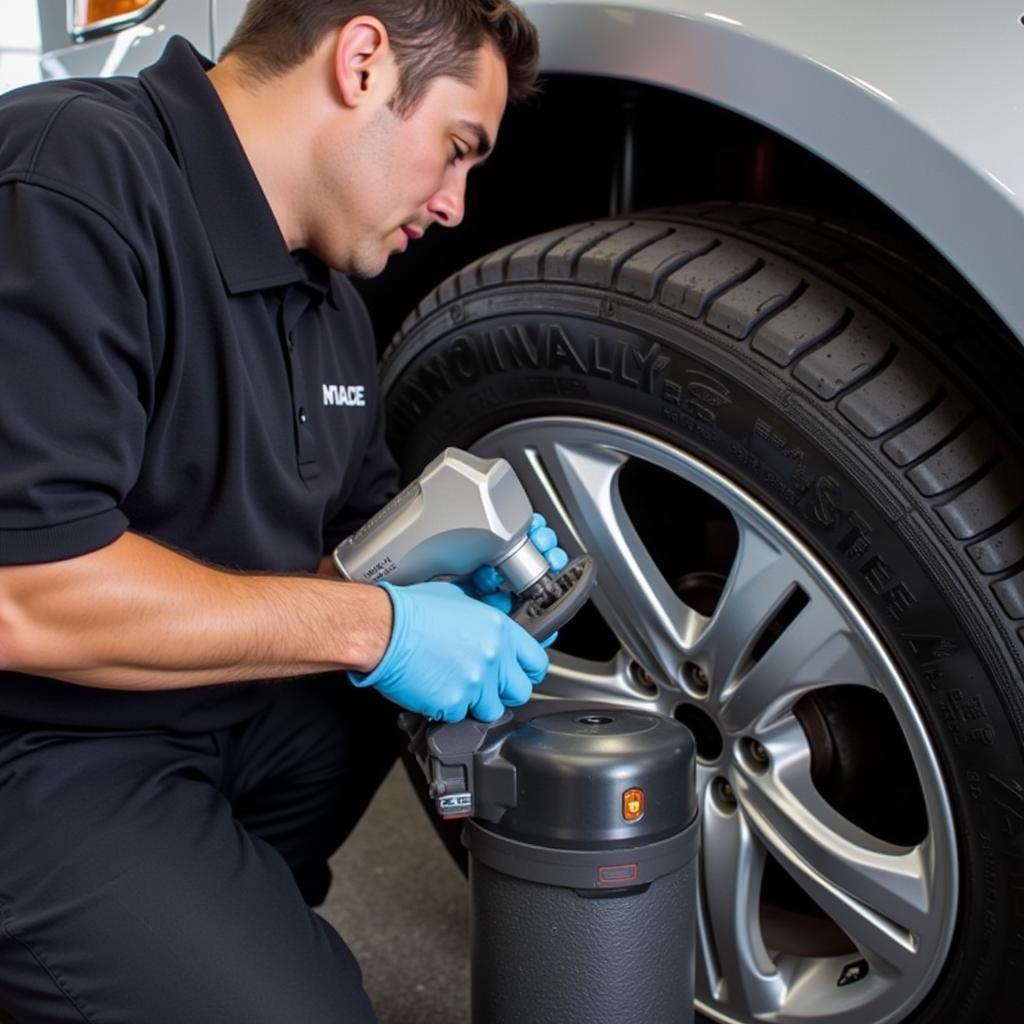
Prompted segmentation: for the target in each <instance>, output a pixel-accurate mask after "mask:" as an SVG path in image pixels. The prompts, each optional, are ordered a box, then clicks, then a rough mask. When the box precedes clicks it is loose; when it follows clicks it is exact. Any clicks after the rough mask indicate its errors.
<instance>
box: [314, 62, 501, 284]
mask: <svg viewBox="0 0 1024 1024" xmlns="http://www.w3.org/2000/svg"><path fill="white" fill-rule="evenodd" d="M396 81H397V77H396ZM507 95H508V82H507V75H506V71H505V64H504V61H503V60H502V58H501V57H500V56H499V55H498V53H497V51H496V50H494V49H493V47H491V46H489V45H488V46H485V47H483V48H482V49H481V50H480V51H479V55H478V62H477V76H476V81H475V82H473V83H467V82H460V81H457V80H456V79H454V78H436V79H434V80H433V81H432V82H431V83H430V85H429V86H428V88H427V91H426V93H425V94H424V96H423V97H422V99H421V100H420V102H419V104H418V105H417V106H416V108H415V109H414V110H413V112H412V113H411V114H409V115H408V116H407V117H400V116H398V115H397V114H396V113H394V111H392V110H391V109H390V107H388V106H387V105H384V104H379V105H377V106H376V107H375V108H374V109H373V110H372V111H370V112H369V113H368V114H367V117H366V121H365V123H364V125H363V126H362V128H361V130H360V132H359V134H358V137H357V141H355V142H353V141H347V142H344V143H342V142H341V141H340V140H339V139H337V138H334V137H331V136H327V137H324V138H323V139H321V143H320V145H319V146H318V147H317V149H316V155H315V169H314V172H313V182H312V185H313V187H312V190H311V192H312V194H311V195H309V196H308V197H307V199H308V200H309V202H308V203H307V204H306V209H307V211H310V212H309V214H308V217H307V232H306V234H307V238H308V240H309V241H308V247H309V249H310V250H311V251H312V252H313V253H314V254H315V255H317V256H318V257H319V258H320V259H322V260H323V261H324V262H325V263H327V264H328V265H329V266H332V267H334V268H336V269H337V270H341V271H343V272H344V273H347V274H352V275H355V276H357V277H373V276H374V275H376V274H379V273H380V272H381V271H382V270H383V269H384V266H385V264H386V263H387V261H388V257H389V256H391V254H392V253H395V252H404V251H405V249H406V248H407V246H408V245H409V244H411V243H412V242H414V241H415V240H416V239H417V238H419V237H420V236H421V235H422V234H423V232H424V231H426V230H427V228H428V227H430V225H431V224H434V223H437V224H441V225H442V226H444V227H455V225H457V224H458V223H459V222H460V221H461V220H462V216H463V212H464V203H465V195H466V175H467V174H468V172H469V170H470V168H472V167H473V166H474V165H476V164H477V163H479V162H480V160H481V159H482V158H483V156H484V155H485V154H486V152H487V150H488V148H489V147H491V146H493V145H494V140H495V139H496V137H497V133H498V125H499V123H500V122H501V116H502V114H503V113H504V110H505V101H506V98H507Z"/></svg>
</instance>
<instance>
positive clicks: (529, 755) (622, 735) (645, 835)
mask: <svg viewBox="0 0 1024 1024" xmlns="http://www.w3.org/2000/svg"><path fill="white" fill-rule="evenodd" d="M500 758H501V760H502V761H504V762H506V763H507V764H511V765H512V766H513V767H514V768H515V780H516V782H515V786H516V799H515V806H512V807H509V808H508V810H507V811H506V812H505V813H504V815H503V816H502V818H501V820H500V822H498V823H496V824H495V825H491V826H489V827H490V828H492V829H493V830H494V831H495V832H497V833H499V834H503V835H507V836H510V837H512V838H516V839H519V840H522V841H524V842H528V843H536V844H540V845H543V846H553V847H564V848H567V849H595V848H598V847H604V848H609V847H612V848H613V847H616V846H622V847H628V846H637V845H641V844H644V843H651V842H657V841H659V840H661V839H664V838H667V837H668V836H671V835H674V834H676V833H678V832H681V831H682V830H683V829H685V828H686V827H687V826H688V825H690V824H691V822H692V821H693V820H694V818H695V816H696V814H697V796H696V785H695V772H696V761H695V750H694V742H693V737H692V735H691V734H690V732H689V730H688V729H686V727H685V726H683V725H681V724H680V723H679V722H676V721H675V720H674V719H669V718H664V717H662V716H659V715H650V714H644V713H642V712H638V711H631V710H624V709H614V708H600V709H582V710H563V711H557V712H552V713H548V714H545V713H543V711H542V710H538V712H537V713H535V714H533V715H532V716H530V717H528V718H524V719H521V720H520V721H519V722H518V723H517V725H516V726H515V727H514V728H512V729H511V730H510V731H509V732H507V733H506V734H505V736H504V738H503V739H502V741H501V743H500ZM484 770H486V769H484Z"/></svg>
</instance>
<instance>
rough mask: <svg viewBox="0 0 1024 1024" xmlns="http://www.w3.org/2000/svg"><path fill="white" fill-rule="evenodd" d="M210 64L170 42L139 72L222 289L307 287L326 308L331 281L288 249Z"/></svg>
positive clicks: (332, 293) (311, 260) (312, 261)
mask: <svg viewBox="0 0 1024 1024" xmlns="http://www.w3.org/2000/svg"><path fill="white" fill-rule="evenodd" d="M211 67H213V65H212V64H211V63H210V61H208V60H206V59H205V58H204V57H202V56H201V55H200V54H199V53H197V52H196V51H195V50H194V49H193V48H192V46H191V45H190V44H189V43H188V42H187V41H186V40H184V39H182V38H180V37H177V36H176V37H174V38H172V39H171V40H170V42H169V43H168V44H167V47H166V48H165V49H164V52H163V56H162V57H161V58H160V60H159V61H157V63H156V64H153V65H152V66H150V67H148V68H145V69H144V70H143V71H141V72H140V73H139V78H140V79H141V81H142V84H143V86H144V87H145V88H146V90H147V91H148V93H149V95H150V96H151V98H152V100H153V103H154V104H155V106H156V108H157V111H158V112H159V115H160V117H161V119H162V120H163V122H164V124H165V126H166V128H167V133H168V136H169V138H170V140H171V144H172V147H173V150H174V155H175V159H176V160H177V162H178V164H179V165H180V166H181V168H182V170H183V171H184V172H185V176H186V177H187V179H188V182H189V187H190V188H191V190H192V195H193V197H194V199H195V202H196V206H197V208H198V210H199V214H200V216H201V217H202V219H203V225H204V227H205V228H206V233H207V235H208V236H209V239H210V244H211V245H212V247H213V251H214V255H215V257H216V259H217V265H218V266H219V267H220V272H221V275H222V277H223V278H224V283H225V285H226V286H227V289H228V291H229V292H231V293H233V294H234V293H238V292H247V291H256V290H259V289H263V288H272V287H276V286H280V285H288V284H306V285H308V286H309V287H310V288H312V289H313V290H314V291H315V292H317V293H319V294H320V295H326V296H328V297H329V298H330V299H331V302H332V304H335V305H336V304H337V301H338V296H337V292H336V287H337V286H336V284H335V281H334V275H333V274H332V273H330V272H329V271H328V269H327V267H326V266H324V264H323V263H321V262H320V261H319V260H318V259H316V258H315V257H313V256H311V255H309V254H308V253H305V252H303V253H297V254H292V253H290V252H289V251H288V247H287V245H286V244H285V241H284V238H283V236H282V235H281V230H280V228H279V227H278V226H277V221H276V220H274V215H273V212H272V211H271V209H270V204H269V203H268V202H267V198H266V196H265V195H264V194H263V189H262V188H261V187H260V183H259V181H258V180H257V178H256V175H255V173H254V172H253V169H252V165H251V164H250V163H249V159H248V157H247V156H246V155H245V150H244V149H242V144H241V142H240V141H239V139H238V136H237V135H236V134H235V130H234V127H233V126H232V124H231V121H230V120H229V119H228V116H227V113H226V111H225V110H224V106H223V104H222V103H221V102H220V98H219V97H218V95H217V93H216V91H215V90H214V88H213V85H212V84H211V82H210V80H209V78H207V76H206V71H207V70H208V69H209V68H211Z"/></svg>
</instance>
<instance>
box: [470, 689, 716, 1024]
mask: <svg viewBox="0 0 1024 1024" xmlns="http://www.w3.org/2000/svg"><path fill="white" fill-rule="evenodd" d="M489 756H491V757H493V758H498V759H500V760H501V761H502V762H504V764H505V765H506V766H511V768H513V769H514V771H515V780H516V782H515V785H516V800H515V805H514V806H512V807H510V808H509V809H508V810H507V811H506V812H505V814H504V815H503V816H502V818H501V820H500V821H499V822H498V823H496V824H495V823H491V822H482V821H480V820H478V819H474V820H470V821H469V822H468V823H467V825H466V831H465V838H464V842H465V843H466V845H467V847H468V848H469V852H470V859H469V863H470V885H471V898H472V1006H473V1022H474V1024H691V1022H692V1021H693V971H694V941H695V934H694V928H695V910H696V895H697V892H696V885H697V878H696V854H697V846H698V841H699V835H698V832H699V825H698V817H697V799H696V789H695V759H694V745H693V739H692V736H691V735H690V733H689V731H688V730H687V729H686V728H685V727H683V726H682V725H680V724H679V723H678V722H675V721H673V720H670V719H666V718H663V717H659V716H656V715H648V714H642V713H639V712H635V711H626V710H617V709H614V710H612V709H603V708H602V709H586V710H577V711H560V712H555V713H549V714H545V713H543V711H538V712H537V713H535V714H533V715H532V717H529V718H527V719H524V720H521V721H520V722H519V724H518V725H517V727H516V728H514V729H513V730H511V731H510V732H509V733H508V734H507V735H506V736H505V738H504V739H503V741H502V742H501V745H500V749H499V750H497V751H493V752H492V753H491V754H490V755H489ZM492 763H493V762H492ZM505 770H506V772H507V771H508V768H507V767H506V769H505Z"/></svg>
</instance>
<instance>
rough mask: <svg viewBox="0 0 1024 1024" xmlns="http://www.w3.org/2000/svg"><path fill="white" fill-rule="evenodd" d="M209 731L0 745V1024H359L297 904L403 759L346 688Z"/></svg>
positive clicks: (302, 694) (354, 969)
mask: <svg viewBox="0 0 1024 1024" xmlns="http://www.w3.org/2000/svg"><path fill="white" fill-rule="evenodd" d="M274 694H275V699H274V700H273V702H271V703H270V705H269V706H268V709H267V711H266V712H264V713H263V714H262V715H260V716H258V717H257V718H256V719H253V720H252V721H249V722H247V723H245V724H244V725H241V726H237V727H235V728H233V729H230V730H224V731H223V732H218V733H214V734H210V735H204V736H174V735H168V734H163V733H87V734H83V733H69V732H67V731H64V732H56V731H50V732H43V731H38V732H32V733H26V734H19V735H15V736H11V735H7V736H0V1021H2V1022H5V1024H6V1022H15V1024H64V1022H71V1021H74V1022H76V1024H81V1022H82V1021H88V1022H90V1024H327V1022H331V1024H342V1022H344V1024H372V1022H374V1021H375V1020H376V1018H375V1017H374V1014H373V1011H372V1010H371V1008H370V1004H369V1001H368V999H367V997H366V994H365V992H364V991H363V987H362V978H361V975H360V972H359V968H358V965H357V964H356V961H355V958H354V957H353V956H352V954H351V952H350V951H349V949H348V947H347V946H346V945H345V944H344V942H342V940H341V938H340V937H339V936H338V934H337V933H336V932H335V931H334V929H333V928H331V927H330V925H328V924H327V923H326V922H325V921H323V920H322V919H321V918H320V917H318V916H317V915H316V914H314V913H313V912H312V911H311V910H310V909H309V906H310V905H316V904H318V903H320V902H322V900H323V898H324V896H325V894H326V892H327V888H328V885H329V883H330V874H329V871H328V868H327V864H326V861H327V858H328V857H329V856H330V855H331V853H332V852H333V851H334V850H335V849H336V848H337V846H338V845H339V844H340V843H341V841H342V840H343V839H344V838H345V836H346V835H347V834H348V832H349V831H350V830H351V829H352V827H353V826H354V825H355V823H356V821H357V820H358V818H359V816H360V814H361V813H362V812H363V810H364V809H365V807H366V805H367V803H368V802H369V800H370V797H371V796H372V795H373V792H374V790H375V789H376V788H377V786H378V784H379V783H380V781H381V780H382V779H383V777H384V775H385V774H386V773H387V771H388V768H389V767H390V765H391V763H392V761H393V759H394V752H395V750H396V748H397V739H396V737H395V728H394V720H395V717H396V715H395V710H396V709H395V708H394V706H393V705H389V704H387V703H386V702H384V701H382V700H381V699H380V698H379V697H378V696H377V694H375V693H372V692H366V691H362V690H356V689H355V688H354V687H352V686H350V685H349V684H348V682H347V681H346V680H344V679H342V678H337V677H334V678H326V677H325V678H318V679H310V680H295V681H289V682H288V683H285V684H281V685H278V686H275V687H274Z"/></svg>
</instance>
